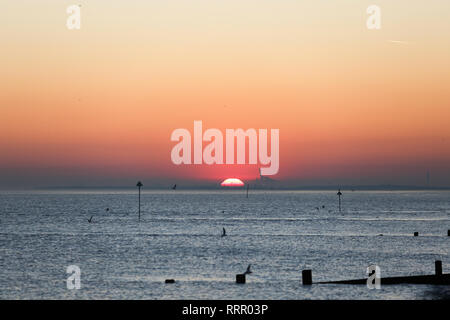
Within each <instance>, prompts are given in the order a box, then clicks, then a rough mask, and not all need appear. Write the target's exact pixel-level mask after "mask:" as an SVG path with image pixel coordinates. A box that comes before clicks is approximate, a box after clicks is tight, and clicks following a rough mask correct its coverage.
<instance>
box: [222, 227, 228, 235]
mask: <svg viewBox="0 0 450 320" xmlns="http://www.w3.org/2000/svg"><path fill="white" fill-rule="evenodd" d="M226 235H227V231H226V230H225V228H222V235H221V237H225V236H226Z"/></svg>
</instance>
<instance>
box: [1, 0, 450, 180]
mask: <svg viewBox="0 0 450 320" xmlns="http://www.w3.org/2000/svg"><path fill="white" fill-rule="evenodd" d="M73 4H79V5H81V29H80V30H69V29H68V28H67V27H66V20H67V18H68V16H69V14H68V13H66V8H67V7H68V6H69V5H73ZM372 4H376V5H378V6H379V7H380V8H381V29H378V30H369V29H368V28H367V27H366V20H367V19H368V17H369V15H368V14H367V13H366V9H367V7H368V6H369V5H372ZM0 39H1V50H0V70H1V71H0V154H1V156H0V188H2V189H8V188H33V187H51V186H124V185H134V184H135V183H136V181H137V180H143V181H144V182H145V184H146V185H152V184H154V185H166V184H167V185H169V184H172V183H174V182H177V181H183V183H186V184H189V183H191V184H199V183H204V182H205V183H206V182H208V183H220V182H221V181H222V180H223V179H225V178H229V177H236V178H241V179H242V180H244V181H246V180H247V181H248V180H252V179H256V178H257V177H258V168H259V165H205V164H203V165H179V166H177V165H174V164H173V163H172V161H171V150H172V148H173V147H174V145H175V144H176V142H173V141H171V140H170V137H171V133H172V132H173V131H174V130H175V129H178V128H186V129H187V130H189V131H190V132H191V133H193V123H194V121H195V120H201V121H202V123H203V128H204V130H206V129H208V128H217V129H219V130H221V131H222V132H223V134H225V130H226V129H228V128H242V129H244V130H246V129H249V128H255V129H268V130H270V129H279V132H280V138H279V158H280V165H279V171H278V173H277V174H276V175H275V176H271V178H275V179H277V180H279V181H281V182H282V183H285V184H286V185H298V186H315V185H317V186H318V185H380V184H395V185H425V184H426V182H427V180H426V174H427V171H429V173H430V184H431V185H432V186H450V125H449V124H450V88H449V86H450V85H449V84H450V59H449V56H450V2H449V1H447V0H441V1H438V0H429V1H416V0H408V1H406V0H397V1H385V0H371V1H356V0H354V1H352V0H340V1H338V0H326V1H325V0H316V1H301V0H296V1H294V0H254V1H249V0H239V1H238V0H227V1H224V0H201V1H197V0H193V1H187V0H177V1H175V0H164V1H137V0H128V1H124V0H122V1H119V0H109V1H101V0H90V1H70V0H69V1H61V0H58V1H56V0H53V1H50V0H42V1H39V2H38V1H23V0H3V1H2V9H1V10H0ZM205 145H206V144H205Z"/></svg>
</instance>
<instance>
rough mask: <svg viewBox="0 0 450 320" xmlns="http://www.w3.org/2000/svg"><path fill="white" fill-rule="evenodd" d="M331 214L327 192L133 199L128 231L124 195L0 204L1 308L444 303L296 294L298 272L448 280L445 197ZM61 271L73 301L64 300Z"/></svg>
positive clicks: (415, 295) (390, 289)
mask: <svg viewBox="0 0 450 320" xmlns="http://www.w3.org/2000/svg"><path fill="white" fill-rule="evenodd" d="M342 203H343V210H342V212H341V213H339V211H338V210H337V196H336V192H332V191H320V192H313V191H251V192H250V196H249V198H248V199H247V198H246V197H245V191H242V190H233V191H229V190H227V191H182V190H176V191H171V192H168V191H144V192H143V194H142V213H141V221H140V222H138V213H137V194H136V192H133V191H120V192H119V191H117V192H116V191H64V192H50V191H49V192H44V191H42V192H2V193H0V225H1V229H0V298H2V299H42V298H43V299H441V298H449V297H450V288H449V286H428V285H393V286H383V287H382V288H381V290H369V289H368V288H367V287H366V286H365V285H357V286H349V285H319V284H316V285H313V286H311V287H303V286H302V285H301V270H302V269H305V268H308V269H312V270H313V281H326V280H344V279H353V278H365V277H366V274H365V272H366V268H367V266H368V265H369V264H377V265H378V266H379V267H380V269H381V276H382V277H383V276H399V275H413V274H433V273H434V261H435V260H437V259H441V260H442V262H443V269H444V272H445V273H448V272H450V261H449V256H448V255H449V248H450V237H447V230H448V229H450V192H448V191H408V192H406V191H405V192H399V191H396V192H389V191H383V192H381V191H380V192H358V191H355V192H351V191H345V192H344V195H343V198H342ZM322 206H324V207H322ZM106 208H109V209H110V210H109V211H106V210H105V209H106ZM91 216H94V217H93V219H92V223H88V221H87V219H89V218H90V217H91ZM223 227H225V228H226V230H227V234H228V235H227V236H226V237H221V236H220V234H221V231H222V228H223ZM415 231H417V232H419V234H420V235H419V237H413V233H414V232H415ZM381 234H382V236H381ZM248 264H251V265H252V270H253V274H251V275H249V276H247V283H246V284H245V285H237V284H235V283H234V279H235V275H236V274H237V273H242V272H243V271H245V269H246V268H247V265H248ZM69 265H77V266H79V267H80V269H81V289H80V290H68V289H67V286H66V279H67V277H68V276H69V275H68V274H67V273H66V268H67V266H69ZM167 278H173V279H175V280H176V283H175V284H164V279H167Z"/></svg>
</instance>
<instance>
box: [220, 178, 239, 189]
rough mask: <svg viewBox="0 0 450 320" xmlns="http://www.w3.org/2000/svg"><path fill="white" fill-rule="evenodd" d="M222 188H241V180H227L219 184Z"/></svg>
mask: <svg viewBox="0 0 450 320" xmlns="http://www.w3.org/2000/svg"><path fill="white" fill-rule="evenodd" d="M220 185H221V186H222V187H243V186H244V183H243V182H242V180H241V179H237V178H228V179H225V180H224V181H222V183H221V184H220Z"/></svg>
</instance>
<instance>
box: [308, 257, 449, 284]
mask: <svg viewBox="0 0 450 320" xmlns="http://www.w3.org/2000/svg"><path fill="white" fill-rule="evenodd" d="M302 282H303V285H311V284H313V282H312V272H311V270H303V271H302ZM314 284H367V278H366V279H355V280H340V281H321V282H314ZM380 284H381V285H389V284H436V285H450V273H447V274H443V273H442V261H440V260H437V261H435V274H433V275H418V276H404V277H388V278H380Z"/></svg>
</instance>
